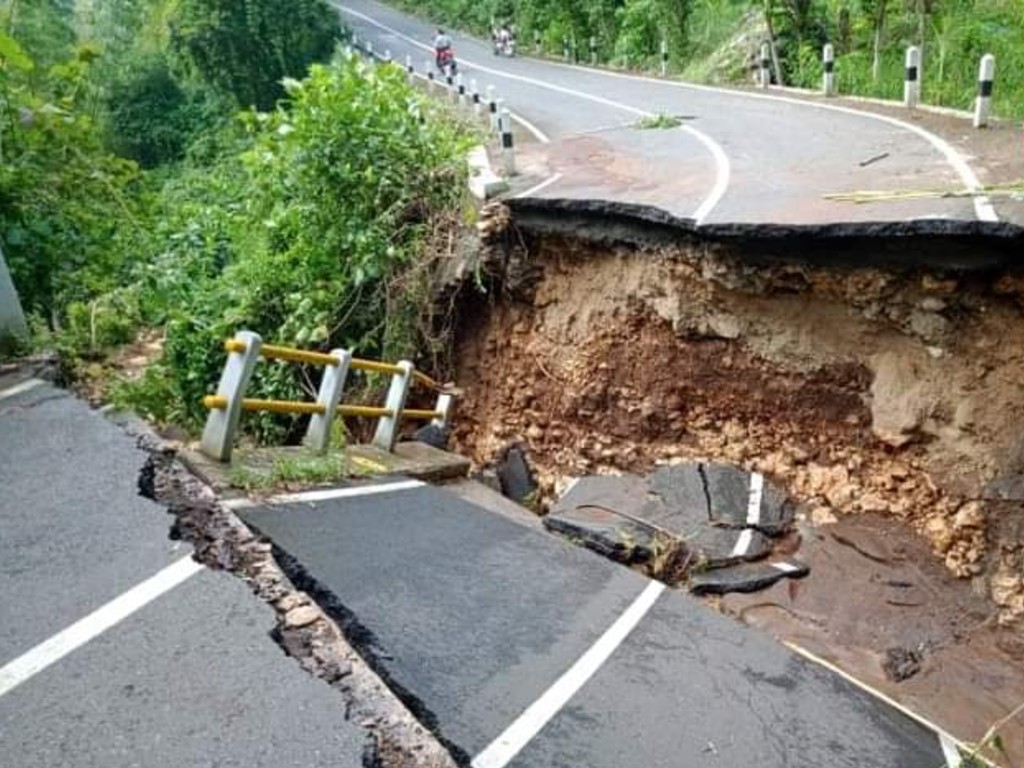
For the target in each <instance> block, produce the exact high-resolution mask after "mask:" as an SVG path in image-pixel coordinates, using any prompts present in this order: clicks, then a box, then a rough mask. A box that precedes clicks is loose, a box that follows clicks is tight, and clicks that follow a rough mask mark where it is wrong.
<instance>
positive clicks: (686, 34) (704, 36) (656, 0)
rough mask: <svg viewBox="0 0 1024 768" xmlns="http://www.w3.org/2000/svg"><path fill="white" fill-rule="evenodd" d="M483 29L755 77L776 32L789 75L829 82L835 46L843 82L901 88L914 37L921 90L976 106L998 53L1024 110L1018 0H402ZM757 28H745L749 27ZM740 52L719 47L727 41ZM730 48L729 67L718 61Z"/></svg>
mask: <svg viewBox="0 0 1024 768" xmlns="http://www.w3.org/2000/svg"><path fill="white" fill-rule="evenodd" d="M404 5H405V7H407V8H411V9H415V10H419V11H421V12H427V13H429V14H430V15H431V16H432V17H434V18H437V19H442V20H445V21H447V22H448V23H454V24H459V25H462V26H465V27H468V28H470V29H472V30H473V31H476V32H478V33H483V32H486V31H487V30H488V29H489V28H490V26H491V24H492V23H502V22H504V23H509V24H514V25H516V28H517V30H518V33H519V39H520V43H521V45H522V46H524V47H527V48H530V47H532V46H533V44H534V40H535V39H537V38H539V39H540V42H541V45H542V46H543V48H544V50H545V51H546V52H547V53H549V54H553V55H561V54H562V51H563V45H564V44H565V42H566V41H568V43H569V46H570V48H571V49H573V50H575V55H576V56H577V57H578V58H579V59H580V60H587V59H588V58H589V55H590V54H589V44H590V39H591V37H593V38H595V40H596V43H597V53H598V57H599V59H600V60H601V61H602V62H603V63H607V64H613V65H615V66H623V65H628V66H630V67H638V68H645V69H653V68H655V67H657V66H658V65H659V64H660V46H661V41H662V40H663V39H664V40H666V41H667V42H668V46H669V51H670V58H671V67H672V70H673V71H675V72H684V73H685V74H686V75H688V76H698V77H700V78H701V79H712V80H717V81H722V80H724V81H732V82H749V81H750V79H751V74H752V66H753V65H754V57H755V55H756V51H757V49H758V48H759V47H760V43H761V42H762V41H763V40H769V39H771V40H773V41H774V43H775V48H776V51H777V59H778V62H779V69H781V72H779V73H777V78H778V79H779V80H781V81H782V82H783V83H785V84H786V85H795V86H803V87H809V88H817V87H820V84H821V74H822V65H821V51H822V46H823V45H824V44H825V43H826V42H831V43H832V44H833V45H834V46H835V50H836V71H837V82H838V85H839V89H840V91H841V92H844V93H850V94H859V95H867V96H881V97H886V98H898V97H899V96H900V95H901V94H902V87H903V86H902V81H903V61H904V54H905V50H906V47H907V46H909V45H919V46H921V47H922V49H923V52H924V58H923V61H924V64H923V68H922V71H923V80H922V87H923V98H924V100H925V101H926V102H929V103H932V104H941V105H947V106H952V107H958V108H962V109H966V108H970V106H971V105H972V103H973V99H974V97H975V94H976V92H977V73H978V65H979V62H980V59H981V57H982V55H984V54H985V53H992V54H994V55H995V57H996V61H997V64H996V67H997V83H996V89H995V94H994V107H995V111H996V112H997V113H998V114H999V115H1001V116H1004V117H1021V116H1024V95H1022V94H1024V3H1021V2H1020V0H762V1H761V2H750V0H404ZM744 32H747V34H743V33H744ZM729 45H732V46H734V47H736V46H738V47H739V50H737V51H735V52H734V55H732V56H721V57H716V53H717V52H720V49H721V48H722V47H723V46H729ZM714 58H721V59H722V61H723V63H724V64H725V65H726V66H725V68H709V67H708V66H707V62H708V60H709V59H712V60H713V59H714Z"/></svg>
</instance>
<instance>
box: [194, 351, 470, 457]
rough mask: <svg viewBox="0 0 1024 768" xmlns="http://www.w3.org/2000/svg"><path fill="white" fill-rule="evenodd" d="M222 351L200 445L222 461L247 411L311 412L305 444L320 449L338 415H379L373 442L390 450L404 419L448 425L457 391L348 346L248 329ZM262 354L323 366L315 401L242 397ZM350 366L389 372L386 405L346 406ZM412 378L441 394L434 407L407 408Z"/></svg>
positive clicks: (403, 365) (405, 364) (408, 366)
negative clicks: (288, 341) (296, 342)
mask: <svg viewBox="0 0 1024 768" xmlns="http://www.w3.org/2000/svg"><path fill="white" fill-rule="evenodd" d="M224 350H225V351H226V352H227V353H228V361H227V364H226V365H225V368H224V373H223V374H222V376H221V381H220V384H219V386H218V388H217V394H215V395H207V396H206V397H204V398H203V406H204V407H205V408H207V409H208V410H209V411H210V416H209V417H208V418H207V423H206V428H205V429H204V430H203V440H202V443H201V448H202V450H203V451H204V452H205V453H207V454H208V455H210V456H213V457H214V458H217V459H219V460H221V461H227V460H229V459H230V456H231V450H232V445H233V442H234V437H235V432H236V431H237V427H238V418H239V416H240V414H241V412H243V411H263V412H269V413H289V414H297V415H308V416H310V417H311V419H310V425H309V429H308V431H307V435H306V442H307V444H309V445H311V446H313V447H314V448H317V449H319V450H326V448H327V446H328V444H329V442H330V422H331V421H333V419H334V418H335V417H336V416H340V417H342V418H349V417H363V418H376V419H378V420H379V421H378V425H377V434H376V435H375V437H374V443H375V444H377V445H378V446H380V447H382V448H385V450H389V451H390V450H391V449H392V447H393V446H394V443H395V439H396V437H397V430H398V425H399V424H400V423H401V421H402V420H418V421H433V422H435V423H437V424H439V425H440V426H445V425H446V424H447V421H448V417H449V412H450V410H451V405H452V398H453V395H454V392H453V391H450V390H448V389H447V388H446V387H445V386H444V385H442V384H440V383H438V382H437V381H435V380H434V379H432V378H430V377H429V376H427V375H426V374H425V373H422V372H420V371H417V370H416V369H415V368H414V367H413V365H412V363H410V362H408V361H403V362H401V363H397V364H396V363H385V362H382V361H379V360H365V359H362V358H357V357H353V356H352V354H351V353H350V352H348V351H347V350H340V349H339V350H332V351H331V352H330V353H324V352H312V351H309V350H303V349H296V348H293V347H281V346H275V345H272V344H263V342H262V339H260V337H259V336H258V335H257V334H255V333H251V332H249V331H241V332H239V333H238V334H237V335H236V336H235V337H234V338H232V339H227V340H226V341H225V342H224ZM260 358H262V359H266V360H281V361H284V362H289V363H299V364H304V365H317V366H321V367H324V368H325V371H324V375H323V380H322V382H321V385H320V392H319V394H318V397H317V400H316V401H315V402H298V401H293V400H260V399H255V398H248V397H244V392H245V389H246V387H247V386H248V383H249V379H250V378H251V375H252V370H253V368H254V367H255V364H256V362H257V361H258V360H259V359H260ZM349 370H357V371H364V372H368V373H380V374H386V375H389V376H391V387H390V388H389V391H388V397H387V403H386V404H385V405H384V406H383V407H377V406H369V405H354V404H342V403H341V402H340V399H341V392H342V389H343V388H344V385H345V379H346V376H347V374H348V371H349ZM413 382H415V383H417V384H420V385H422V386H424V387H426V388H428V389H432V390H434V391H435V392H437V393H439V394H438V399H437V406H436V407H435V408H434V409H432V410H430V409H421V408H406V407H405V398H406V394H407V392H408V390H409V387H410V385H411V384H412V383H413Z"/></svg>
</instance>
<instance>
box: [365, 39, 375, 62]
mask: <svg viewBox="0 0 1024 768" xmlns="http://www.w3.org/2000/svg"><path fill="white" fill-rule="evenodd" d="M366 58H367V59H369V60H370V63H371V64H372V63H373V43H372V42H370V41H369V40H367V41H366Z"/></svg>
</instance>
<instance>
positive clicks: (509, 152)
mask: <svg viewBox="0 0 1024 768" xmlns="http://www.w3.org/2000/svg"><path fill="white" fill-rule="evenodd" d="M498 122H499V124H500V126H501V157H502V159H503V160H504V164H505V175H506V176H515V174H516V156H515V150H514V149H513V147H512V113H511V112H509V111H508V110H507V109H505V108H504V107H502V110H501V113H500V117H499V120H498Z"/></svg>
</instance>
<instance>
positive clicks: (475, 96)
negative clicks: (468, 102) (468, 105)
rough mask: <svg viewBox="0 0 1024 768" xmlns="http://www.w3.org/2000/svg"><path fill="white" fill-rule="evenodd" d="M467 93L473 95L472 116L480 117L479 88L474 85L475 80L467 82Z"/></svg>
mask: <svg viewBox="0 0 1024 768" xmlns="http://www.w3.org/2000/svg"><path fill="white" fill-rule="evenodd" d="M469 91H470V93H472V94H473V114H474V115H476V116H477V117H480V107H481V104H480V88H479V86H478V85H477V84H476V78H473V79H472V80H470V81H469Z"/></svg>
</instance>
